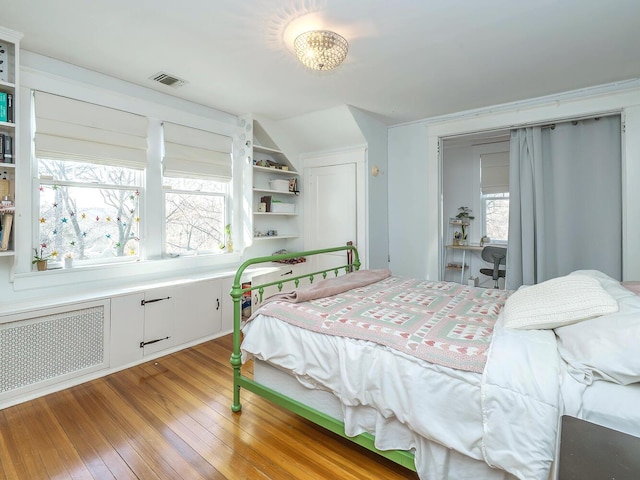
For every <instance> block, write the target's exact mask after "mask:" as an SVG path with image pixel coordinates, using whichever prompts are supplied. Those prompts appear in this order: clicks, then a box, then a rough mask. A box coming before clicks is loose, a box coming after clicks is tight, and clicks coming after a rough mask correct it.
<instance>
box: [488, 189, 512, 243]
mask: <svg viewBox="0 0 640 480" xmlns="http://www.w3.org/2000/svg"><path fill="white" fill-rule="evenodd" d="M482 206H483V211H484V234H485V235H486V236H487V237H489V238H490V239H491V241H492V242H495V243H502V242H504V243H506V242H507V240H508V239H509V194H508V193H489V194H486V195H483V196H482Z"/></svg>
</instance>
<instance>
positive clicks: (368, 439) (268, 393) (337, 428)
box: [230, 245, 416, 471]
mask: <svg viewBox="0 0 640 480" xmlns="http://www.w3.org/2000/svg"><path fill="white" fill-rule="evenodd" d="M340 251H345V252H346V253H348V254H349V252H350V254H351V256H352V258H351V259H350V260H349V261H347V263H346V264H345V265H342V266H339V267H334V268H330V269H326V270H319V271H317V272H313V273H307V274H305V275H299V276H297V277H290V278H286V279H282V280H278V281H275V282H270V283H265V284H262V285H253V284H252V285H251V286H250V287H246V288H242V276H243V274H244V272H245V270H246V269H247V268H248V267H250V266H252V265H257V264H261V263H271V262H281V261H283V260H289V259H294V258H298V257H310V256H313V255H322V254H326V253H335V252H340ZM359 268H360V257H359V255H358V250H357V249H356V247H355V246H353V245H347V246H343V247H334V248H325V249H322V250H311V251H306V252H297V253H289V254H284V255H273V256H269V257H258V258H253V259H250V260H247V261H246V262H244V263H243V264H242V265H240V267H239V268H238V270H237V272H236V275H235V278H234V281H233V286H232V288H231V298H232V299H233V353H232V354H231V360H230V362H231V366H232V367H233V404H232V406H231V410H232V411H233V412H236V413H238V412H240V411H241V410H242V405H241V403H240V389H241V388H244V389H246V390H249V391H251V392H253V393H256V394H258V395H260V396H261V397H264V398H266V399H267V400H269V401H270V402H272V403H274V404H276V405H280V406H281V407H284V408H286V409H287V410H290V411H291V412H293V413H296V414H298V415H300V416H301V417H304V418H306V419H307V420H310V421H311V422H313V423H315V424H317V425H320V426H321V427H324V428H326V429H327V430H329V431H331V432H333V433H335V434H338V435H340V436H341V437H344V438H346V439H348V440H351V441H352V442H354V443H356V444H358V445H360V446H362V447H364V448H366V449H367V450H371V451H372V452H375V453H377V454H378V455H381V456H383V457H385V458H387V459H389V460H391V461H393V462H395V463H398V464H400V465H402V466H403V467H405V468H408V469H410V470H413V471H415V470H416V467H415V463H414V455H413V453H412V452H409V451H406V450H378V449H377V448H376V447H375V446H374V436H373V435H371V434H369V433H362V434H360V435H357V436H355V437H350V436H348V435H347V434H346V433H345V429H344V423H343V422H341V421H339V420H336V419H335V418H333V417H330V416H329V415H326V414H324V413H322V412H320V411H318V410H316V409H314V408H311V407H309V406H307V405H304V404H303V403H301V402H298V401H297V400H294V399H292V398H290V397H288V396H286V395H283V394H281V393H279V392H276V391H275V390H272V389H271V388H269V387H266V386H264V385H262V384H260V383H258V382H256V381H254V380H253V379H251V378H248V377H245V376H243V375H242V357H241V353H240V343H241V331H240V326H241V320H242V318H241V316H242V304H241V302H242V296H243V294H245V293H247V292H253V291H257V292H258V294H259V296H260V297H259V298H260V301H262V295H263V293H264V289H265V288H266V287H270V286H273V285H276V286H277V288H278V290H279V291H282V288H283V286H284V284H286V283H293V285H294V286H295V287H297V286H298V285H299V283H300V280H301V279H305V278H308V279H309V282H310V283H313V281H314V279H315V278H317V277H322V279H324V278H327V276H328V275H329V274H333V275H334V276H335V277H337V276H338V274H339V273H340V272H341V271H342V270H344V271H345V272H346V273H348V272H351V271H353V270H358V269H359Z"/></svg>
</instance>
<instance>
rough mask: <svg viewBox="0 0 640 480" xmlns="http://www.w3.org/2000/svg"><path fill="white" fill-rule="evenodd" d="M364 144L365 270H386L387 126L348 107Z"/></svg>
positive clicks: (387, 242)
mask: <svg viewBox="0 0 640 480" xmlns="http://www.w3.org/2000/svg"><path fill="white" fill-rule="evenodd" d="M350 111H351V113H352V114H353V118H354V119H355V121H356V123H357V124H358V127H360V130H361V131H362V133H363V134H364V137H365V138H366V140H367V165H366V167H368V168H367V172H366V175H367V183H366V185H367V201H366V205H365V215H366V217H367V219H368V221H367V233H366V234H367V239H368V242H367V252H368V257H369V258H368V259H369V262H368V266H369V268H387V267H388V266H389V223H388V220H389V211H388V205H389V202H388V196H389V188H388V142H387V131H388V129H387V126H386V124H384V123H383V122H381V121H380V120H379V119H377V118H376V117H374V116H373V115H371V114H369V113H367V112H364V111H363V110H360V109H357V108H353V107H350Z"/></svg>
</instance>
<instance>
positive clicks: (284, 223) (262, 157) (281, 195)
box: [252, 121, 301, 241]
mask: <svg viewBox="0 0 640 480" xmlns="http://www.w3.org/2000/svg"><path fill="white" fill-rule="evenodd" d="M252 158H253V232H254V237H253V238H254V240H255V241H278V240H288V239H296V238H298V237H299V236H300V232H299V223H298V222H297V218H296V217H298V216H299V213H300V208H301V202H300V201H299V200H300V192H299V186H300V183H301V182H300V180H299V174H298V172H297V171H296V170H295V168H294V167H293V165H292V164H291V162H290V161H289V159H288V158H287V156H286V155H285V154H284V152H282V151H280V150H278V149H277V146H276V145H275V143H274V142H273V141H272V140H271V138H270V137H269V135H268V134H267V133H266V132H265V130H264V129H263V128H262V126H261V125H260V123H259V122H257V121H254V122H253V156H252ZM292 179H295V180H296V182H295V183H296V187H295V188H294V189H288V190H283V189H274V188H272V185H271V183H270V182H271V181H272V180H292ZM263 197H271V205H273V204H274V203H276V204H277V203H280V204H283V205H282V206H283V207H284V206H286V209H288V210H291V211H288V212H282V211H280V212H273V211H261V210H262V209H261V207H260V204H261V203H263V202H261V199H262V198H263ZM263 207H264V208H268V206H267V205H265V206H263ZM272 210H273V208H272Z"/></svg>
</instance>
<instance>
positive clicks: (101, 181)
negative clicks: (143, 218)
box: [38, 159, 141, 261]
mask: <svg viewBox="0 0 640 480" xmlns="http://www.w3.org/2000/svg"><path fill="white" fill-rule="evenodd" d="M38 165H39V175H40V178H41V182H40V189H39V191H40V212H39V213H40V215H39V218H38V242H39V243H40V244H47V248H48V249H49V250H50V251H53V250H55V251H57V252H58V253H59V254H60V256H62V255H63V254H71V255H72V256H73V257H74V258H75V259H76V260H77V261H83V260H97V259H102V260H106V259H109V258H116V257H126V256H130V257H137V256H138V255H139V222H140V218H139V208H138V205H139V196H140V189H139V188H138V187H137V185H140V184H141V180H140V179H141V172H140V171H138V170H134V169H129V168H122V167H116V166H109V165H96V164H90V163H83V162H76V161H64V160H50V159H39V162H38Z"/></svg>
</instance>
